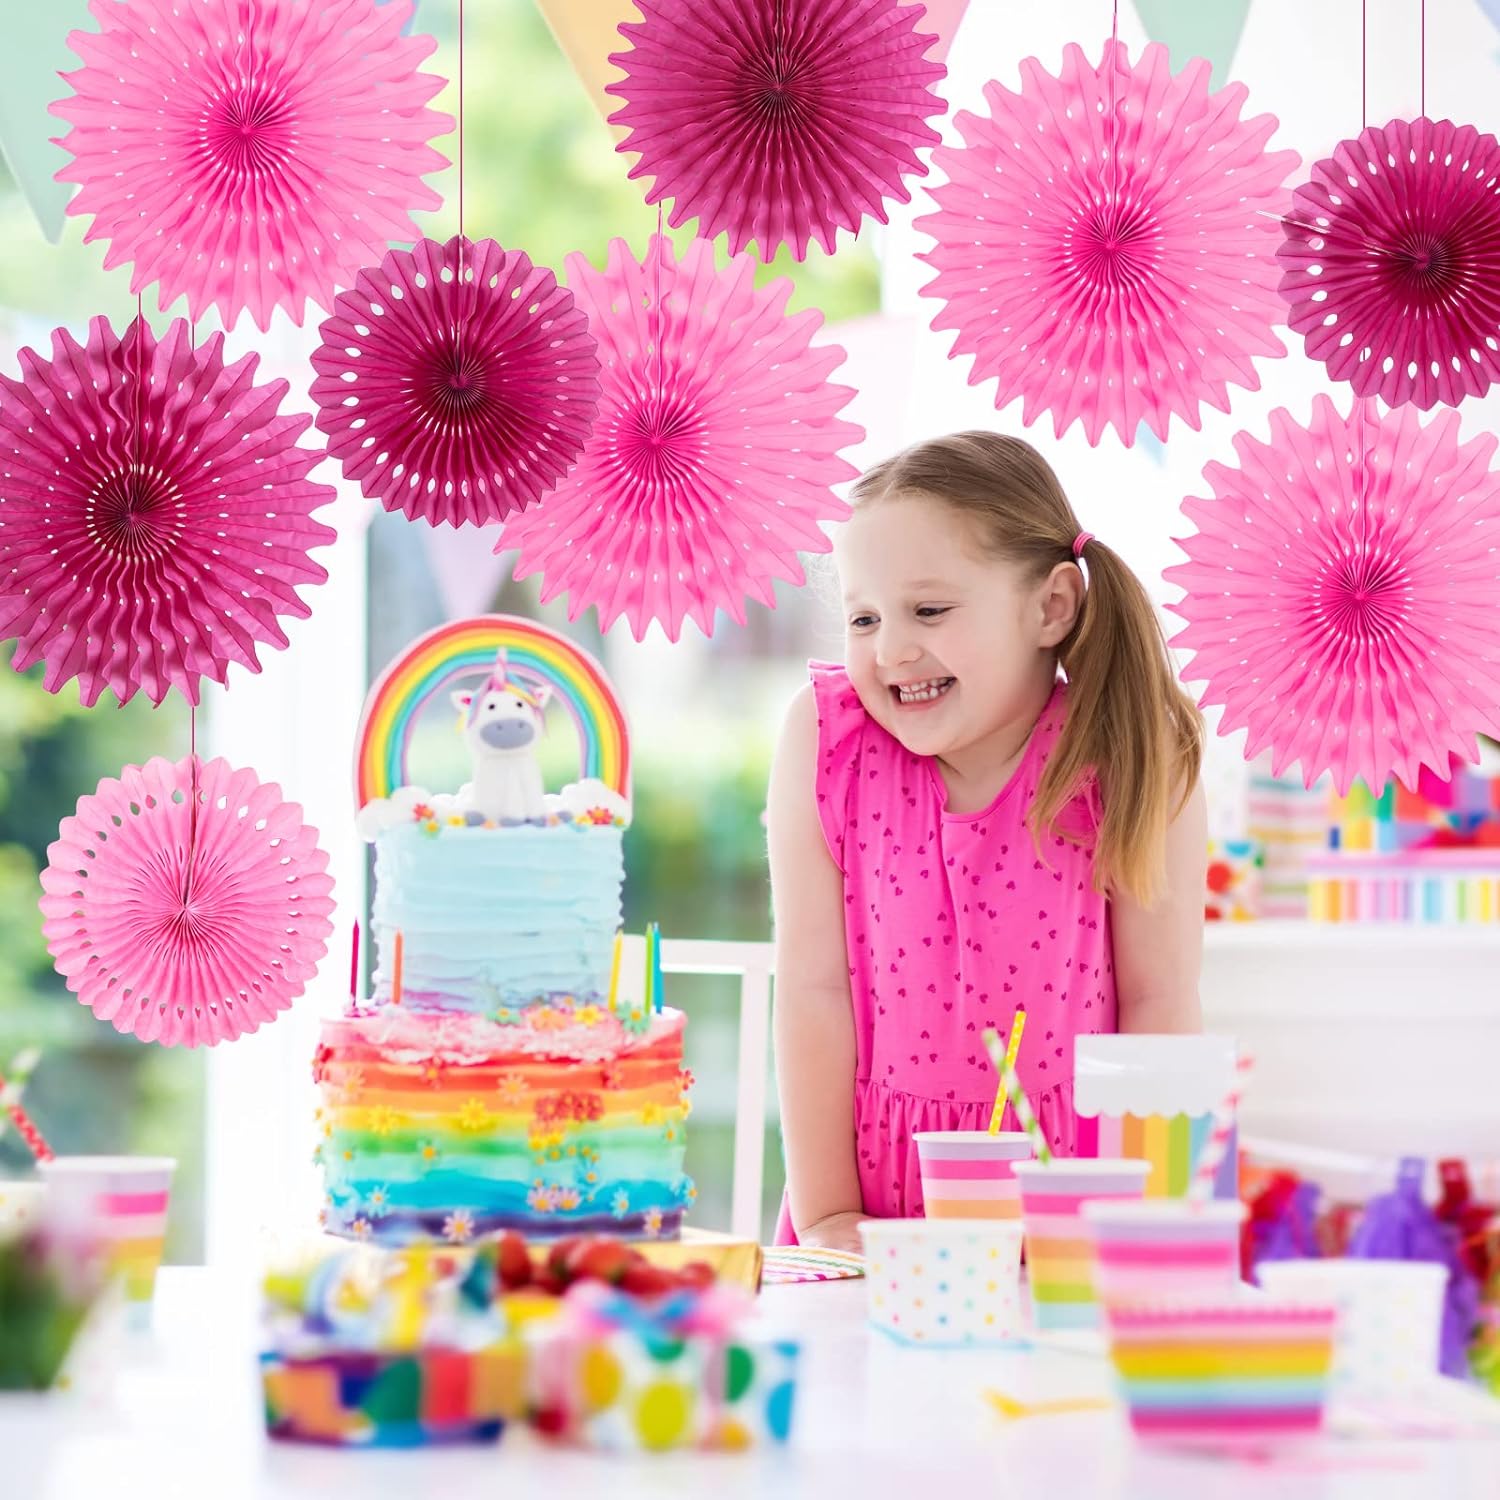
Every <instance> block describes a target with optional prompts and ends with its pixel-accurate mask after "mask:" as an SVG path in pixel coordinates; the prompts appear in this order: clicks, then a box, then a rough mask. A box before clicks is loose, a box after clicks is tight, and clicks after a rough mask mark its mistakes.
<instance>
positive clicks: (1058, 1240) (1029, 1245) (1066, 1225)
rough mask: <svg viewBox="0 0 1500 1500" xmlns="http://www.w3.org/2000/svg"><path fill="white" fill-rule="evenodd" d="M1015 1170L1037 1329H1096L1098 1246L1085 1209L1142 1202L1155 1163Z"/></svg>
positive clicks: (1031, 1164) (1078, 1163)
mask: <svg viewBox="0 0 1500 1500" xmlns="http://www.w3.org/2000/svg"><path fill="white" fill-rule="evenodd" d="M1014 1171H1015V1174H1016V1177H1017V1179H1018V1180H1019V1181H1020V1184H1021V1216H1022V1219H1023V1220H1024V1222H1025V1227H1026V1257H1027V1265H1028V1268H1029V1272H1030V1276H1031V1303H1032V1317H1033V1320H1034V1321H1035V1323H1036V1326H1037V1327H1038V1328H1039V1329H1049V1330H1051V1329H1065V1328H1093V1327H1096V1326H1097V1325H1098V1321H1099V1310H1098V1304H1097V1302H1096V1300H1095V1296H1094V1244H1093V1239H1092V1238H1091V1236H1090V1234H1089V1229H1088V1226H1087V1225H1086V1224H1085V1222H1084V1220H1083V1218H1082V1217H1081V1210H1082V1208H1083V1205H1084V1204H1085V1203H1090V1202H1093V1201H1095V1200H1097V1199H1106V1200H1111V1199H1139V1198H1140V1196H1141V1194H1142V1193H1143V1192H1144V1190H1145V1187H1146V1178H1147V1176H1148V1175H1149V1174H1150V1171H1151V1164H1150V1162H1145V1161H1129V1160H1125V1159H1123V1158H1105V1157H1100V1158H1096V1159H1093V1160H1073V1159H1069V1160H1064V1159H1061V1158H1057V1159H1054V1160H1052V1161H1050V1162H1040V1161H1022V1162H1017V1163H1016V1164H1015V1168H1014Z"/></svg>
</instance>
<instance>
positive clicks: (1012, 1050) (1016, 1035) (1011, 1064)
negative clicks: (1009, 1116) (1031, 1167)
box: [990, 1010, 1026, 1135]
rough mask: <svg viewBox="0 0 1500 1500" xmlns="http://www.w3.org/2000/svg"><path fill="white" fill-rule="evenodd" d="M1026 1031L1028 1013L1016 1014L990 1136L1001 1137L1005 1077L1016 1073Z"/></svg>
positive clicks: (1003, 1116) (992, 1116) (991, 1112)
mask: <svg viewBox="0 0 1500 1500" xmlns="http://www.w3.org/2000/svg"><path fill="white" fill-rule="evenodd" d="M1025 1030H1026V1012H1025V1011H1024V1010H1018V1011H1017V1012H1016V1021H1015V1025H1014V1026H1012V1027H1011V1028H1010V1045H1009V1046H1007V1047H1006V1049H1005V1063H1004V1065H1003V1066H1002V1067H1001V1069H1000V1081H999V1083H997V1084H996V1085H995V1107H994V1109H992V1110H991V1111H990V1134H991V1135H999V1133H1000V1122H1001V1121H1002V1120H1003V1119H1004V1118H1005V1075H1006V1074H1007V1073H1014V1072H1015V1071H1016V1058H1017V1056H1018V1055H1019V1053H1020V1051H1021V1033H1022V1032H1023V1031H1025Z"/></svg>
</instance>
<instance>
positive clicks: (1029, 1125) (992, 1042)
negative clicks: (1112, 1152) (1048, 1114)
mask: <svg viewBox="0 0 1500 1500" xmlns="http://www.w3.org/2000/svg"><path fill="white" fill-rule="evenodd" d="M984 1046H985V1050H986V1051H987V1052H988V1053H989V1054H990V1061H991V1062H992V1063H994V1065H995V1067H996V1069H997V1070H998V1071H999V1074H1000V1087H1001V1088H1002V1089H1003V1090H1004V1093H1005V1097H1006V1098H1007V1099H1008V1100H1009V1101H1010V1107H1011V1108H1012V1109H1013V1110H1015V1112H1016V1119H1018V1120H1019V1121H1020V1122H1021V1129H1022V1130H1024V1131H1025V1132H1026V1134H1027V1135H1028V1136H1030V1138H1031V1149H1032V1151H1033V1152H1035V1153H1036V1159H1037V1160H1038V1161H1039V1162H1042V1163H1043V1164H1045V1163H1047V1162H1050V1161H1051V1160H1052V1149H1051V1147H1049V1146H1048V1144H1047V1137H1046V1136H1044V1135H1043V1134H1042V1127H1041V1126H1040V1125H1039V1124H1038V1123H1037V1118H1036V1116H1035V1115H1034V1114H1033V1113H1032V1110H1031V1100H1030V1099H1028V1098H1027V1097H1026V1090H1025V1089H1023V1088H1022V1087H1021V1080H1020V1079H1019V1078H1018V1077H1017V1076H1016V1071H1015V1069H1014V1068H1013V1067H1011V1066H1010V1064H1009V1063H1008V1062H1007V1061H1006V1057H1005V1052H1004V1050H1003V1049H1002V1048H1001V1046H1000V1038H999V1036H998V1034H997V1033H996V1032H995V1031H994V1029H993V1028H991V1027H986V1028H985V1033H984Z"/></svg>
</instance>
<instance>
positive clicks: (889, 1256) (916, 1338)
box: [859, 1219, 1022, 1348]
mask: <svg viewBox="0 0 1500 1500" xmlns="http://www.w3.org/2000/svg"><path fill="white" fill-rule="evenodd" d="M859 1233H860V1238H861V1240H862V1241H863V1244H864V1252H865V1282H866V1285H867V1287H868V1289H869V1307H870V1322H871V1324H872V1325H873V1326H874V1327H876V1328H878V1329H880V1330H881V1331H882V1332H883V1333H886V1334H889V1335H890V1336H891V1337H892V1338H894V1339H896V1340H898V1341H899V1342H901V1343H907V1344H922V1345H925V1346H927V1347H929V1348H943V1347H947V1346H952V1345H964V1344H1002V1343H1007V1342H1009V1341H1010V1340H1012V1339H1015V1338H1017V1337H1019V1335H1020V1334H1021V1331H1022V1329H1021V1322H1022V1320H1021V1281H1020V1272H1021V1227H1020V1225H1019V1224H1014V1223H998V1222H996V1221H994V1220H989V1221H980V1220H974V1219H866V1220H865V1221H864V1223H862V1224H861V1225H860V1226H859Z"/></svg>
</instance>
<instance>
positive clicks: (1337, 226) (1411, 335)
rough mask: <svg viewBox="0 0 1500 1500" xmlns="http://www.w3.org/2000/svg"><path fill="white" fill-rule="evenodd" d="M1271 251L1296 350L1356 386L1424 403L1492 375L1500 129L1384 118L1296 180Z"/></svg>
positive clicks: (1498, 295) (1499, 259)
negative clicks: (1491, 131)
mask: <svg viewBox="0 0 1500 1500" xmlns="http://www.w3.org/2000/svg"><path fill="white" fill-rule="evenodd" d="M1285 230H1286V238H1285V240H1284V241H1283V242H1282V246H1281V249H1280V251H1279V253H1278V258H1279V259H1280V261H1281V264H1282V265H1283V267H1285V275H1283V276H1282V278H1281V292H1282V295H1283V296H1284V297H1285V298H1286V300H1287V301H1288V302H1289V303H1290V304H1291V317H1290V318H1289V319H1288V322H1289V323H1290V325H1291V327H1292V329H1293V331H1294V332H1296V333H1302V334H1306V336H1307V353H1308V356H1309V357H1310V358H1312V359H1316V360H1321V361H1322V362H1323V363H1324V364H1326V365H1327V366H1328V373H1329V375H1330V376H1332V377H1333V379H1335V380H1347V381H1348V382H1349V384H1350V387H1351V388H1352V389H1353V391H1354V394H1355V395H1356V396H1379V397H1380V398H1381V399H1382V400H1383V401H1385V402H1386V403H1387V404H1388V405H1390V406H1399V405H1400V404H1401V403H1402V402H1407V401H1409V402H1411V404H1412V405H1413V406H1419V407H1421V408H1422V409H1423V410H1424V411H1425V410H1427V409H1428V408H1429V407H1432V406H1435V405H1436V404H1437V403H1438V402H1439V401H1443V402H1446V403H1447V404H1448V405H1449V406H1457V405H1458V403H1459V402H1460V401H1462V400H1463V398H1464V397H1465V396H1479V395H1483V393H1484V392H1485V391H1487V390H1488V389H1489V388H1490V386H1491V385H1492V384H1493V383H1494V382H1495V380H1496V379H1500V141H1496V139H1495V137H1494V136H1492V135H1485V134H1481V133H1480V132H1479V131H1477V130H1475V129H1474V127H1473V126H1472V125H1463V126H1458V125H1455V124H1454V123H1453V122H1452V121H1451V120H1428V119H1416V120H1409V121H1408V120H1392V121H1391V123H1390V124H1389V125H1387V126H1385V127H1384V128H1383V129H1377V128H1374V127H1371V128H1370V129H1368V130H1365V131H1364V132H1362V133H1361V134H1360V135H1359V136H1358V137H1357V138H1356V139H1354V140H1352V141H1341V142H1340V143H1339V144H1338V145H1337V146H1336V147H1335V148H1334V152H1333V155H1332V156H1331V157H1329V158H1328V159H1327V160H1325V161H1320V162H1318V163H1317V164H1316V165H1315V166H1314V167H1313V169H1312V176H1311V179H1310V180H1309V181H1307V182H1305V183H1303V184H1302V186H1301V187H1299V188H1297V190H1296V191H1295V193H1294V194H1293V196H1292V208H1291V212H1290V214H1289V215H1288V218H1287V223H1286V225H1285Z"/></svg>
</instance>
